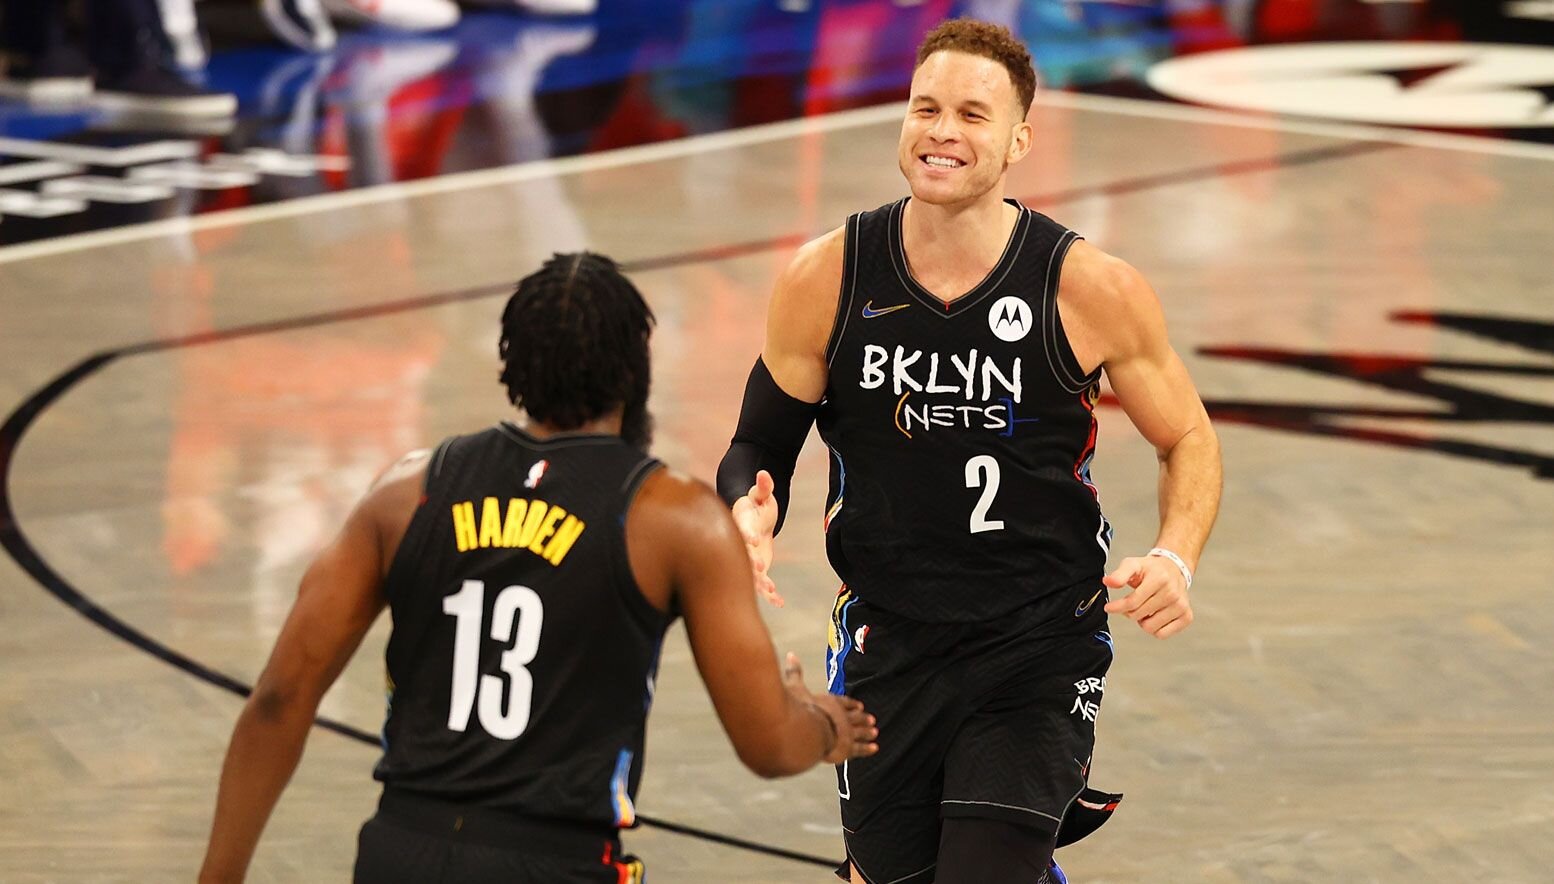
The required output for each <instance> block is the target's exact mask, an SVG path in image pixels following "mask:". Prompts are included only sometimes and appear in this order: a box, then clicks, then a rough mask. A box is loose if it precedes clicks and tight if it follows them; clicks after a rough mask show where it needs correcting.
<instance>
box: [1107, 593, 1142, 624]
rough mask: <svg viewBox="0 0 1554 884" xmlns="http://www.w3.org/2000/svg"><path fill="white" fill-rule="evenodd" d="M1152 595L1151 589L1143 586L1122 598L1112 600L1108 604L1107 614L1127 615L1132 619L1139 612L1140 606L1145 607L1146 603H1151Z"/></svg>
mask: <svg viewBox="0 0 1554 884" xmlns="http://www.w3.org/2000/svg"><path fill="white" fill-rule="evenodd" d="M1151 594H1152V592H1151V587H1148V586H1141V587H1139V588H1137V589H1135V590H1133V591H1132V592H1130V593H1128V594H1127V595H1125V596H1123V597H1122V598H1119V599H1112V600H1111V601H1109V602H1107V603H1106V613H1108V614H1126V615H1128V616H1129V617H1132V616H1133V612H1134V611H1136V610H1138V608H1139V606H1140V605H1143V604H1144V603H1145V602H1147V601H1149V597H1150V595H1151Z"/></svg>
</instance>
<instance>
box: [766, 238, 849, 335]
mask: <svg viewBox="0 0 1554 884" xmlns="http://www.w3.org/2000/svg"><path fill="white" fill-rule="evenodd" d="M845 238H846V229H845V228H842V227H838V228H837V229H835V230H832V231H831V232H829V233H826V234H824V235H822V236H819V237H816V238H815V239H812V240H810V241H809V242H807V243H805V244H804V245H802V246H800V247H799V250H798V251H797V252H795V253H794V255H793V258H792V259H791V260H790V261H788V266H787V267H785V268H784V269H783V271H782V275H781V276H779V277H778V278H777V285H776V287H775V288H774V289H773V291H772V304H771V310H770V311H769V312H768V315H767V324H768V325H769V326H777V327H787V328H794V329H802V330H806V331H813V330H814V329H815V328H816V327H817V326H818V327H820V328H822V329H823V331H824V334H825V335H829V334H830V331H831V320H832V317H833V314H834V313H835V312H836V302H837V299H838V298H839V297H840V295H841V291H842V261H843V251H844V244H845ZM823 343H824V338H822V344H823Z"/></svg>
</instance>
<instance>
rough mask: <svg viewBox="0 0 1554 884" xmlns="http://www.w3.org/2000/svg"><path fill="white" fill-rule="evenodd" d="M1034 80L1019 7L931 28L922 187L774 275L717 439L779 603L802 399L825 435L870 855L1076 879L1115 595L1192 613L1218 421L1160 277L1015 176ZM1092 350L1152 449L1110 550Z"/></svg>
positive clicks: (988, 876)
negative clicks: (870, 746) (1011, 185)
mask: <svg viewBox="0 0 1554 884" xmlns="http://www.w3.org/2000/svg"><path fill="white" fill-rule="evenodd" d="M1035 88H1036V76H1035V72H1034V70H1033V68H1032V65H1031V58H1030V54H1029V52H1028V51H1027V50H1026V48H1025V47H1024V46H1023V45H1022V44H1021V43H1020V42H1019V41H1018V40H1016V39H1015V38H1014V37H1013V36H1012V35H1011V34H1010V33H1009V32H1008V31H1007V30H1006V29H1004V28H1000V27H995V26H993V25H989V24H985V23H981V22H972V21H953V22H948V23H945V24H943V25H941V26H939V27H938V28H936V29H935V30H934V31H933V32H931V33H930V34H929V35H928V36H927V38H926V39H925V41H924V42H923V44H922V46H921V47H919V50H918V55H917V68H916V71H915V72H914V74H913V78H912V87H911V95H910V98H909V102H908V106H907V110H906V118H905V120H904V122H903V123H902V127H901V138H900V141H899V145H898V157H897V159H898V162H899V164H900V167H901V172H902V174H903V175H904V176H905V177H906V180H907V184H908V185H909V186H910V189H911V196H910V197H909V198H906V199H902V200H900V201H898V202H894V203H891V204H889V205H886V206H882V207H881V208H879V209H876V210H874V211H870V212H864V213H861V214H858V215H854V216H853V217H851V218H849V219H848V220H847V223H846V225H845V226H843V227H841V228H839V229H837V230H834V231H832V232H831V233H828V234H826V235H825V236H822V237H820V238H819V239H817V240H814V241H812V242H810V243H808V244H807V245H805V246H804V247H803V248H801V249H800V250H799V252H798V254H797V255H796V256H795V257H794V259H793V260H792V262H791V263H790V264H789V266H788V267H787V269H786V270H785V271H784V273H783V274H782V275H781V277H780V278H779V280H778V282H777V286H776V289H775V291H774V293H773V295H772V300H771V306H770V310H769V313H768V316H767V327H766V341H765V344H764V346H763V349H762V354H761V357H760V358H759V359H758V360H757V361H756V364H755V368H754V370H753V371H752V372H751V374H750V379H749V382H748V384H747V386H746V388H745V398H744V405H743V408H742V410H741V412H740V416H739V425H738V429H737V430H736V431H735V435H734V440H733V444H732V445H731V447H730V449H729V452H728V454H727V455H725V457H724V460H723V463H722V464H721V465H720V467H719V472H718V488H719V492H720V493H721V494H722V495H723V497H724V499H725V500H726V501H728V502H730V503H731V504H732V505H733V507H734V514H735V518H736V520H737V521H738V522H739V524H740V528H741V531H742V532H743V533H744V535H745V540H746V543H747V544H748V546H749V552H750V556H751V560H752V565H753V569H754V572H755V574H756V581H757V584H758V586H759V587H760V588H761V590H762V591H763V592H764V593H765V594H766V595H767V596H768V597H770V598H772V599H773V601H778V602H780V596H778V595H777V594H776V587H775V585H774V584H773V582H772V579H771V577H770V575H769V574H768V568H769V567H770V563H771V556H772V548H771V547H772V536H773V534H775V533H776V530H777V529H778V528H779V527H780V525H781V521H782V517H783V515H784V512H785V510H786V509H787V502H788V497H787V494H788V486H789V482H790V479H791V476H792V473H793V467H794V463H795V460H796V458H797V455H798V452H799V449H800V448H801V447H802V445H803V443H804V439H805V437H806V436H807V435H808V433H809V428H810V426H811V424H813V423H817V422H818V426H819V430H820V436H821V438H822V439H823V440H824V441H825V443H826V444H827V446H828V447H829V449H830V452H831V483H830V497H829V500H828V502H827V510H826V548H827V553H828V556H829V558H830V560H831V564H832V567H833V568H834V569H835V570H836V572H837V574H838V575H839V576H840V577H841V578H842V581H843V584H844V585H843V588H842V590H841V592H840V593H839V595H838V596H837V599H836V602H835V605H834V607H833V613H832V621H833V622H832V630H831V641H830V649H829V652H828V655H827V667H828V673H827V675H828V678H829V680H830V685H831V688H832V690H835V691H838V692H845V693H847V694H849V695H851V696H854V697H857V698H858V699H860V700H862V701H863V702H864V703H865V704H867V705H868V707H869V710H870V711H871V712H872V713H874V714H875V715H877V716H878V717H879V722H880V726H881V728H883V729H884V730H885V732H886V733H888V734H889V735H890V740H889V741H888V742H887V744H885V745H884V746H883V747H882V748H881V750H880V753H879V754H877V755H875V756H873V757H870V758H863V759H854V760H852V761H851V762H848V763H844V764H842V765H840V766H839V767H838V769H837V775H838V776H837V783H838V787H839V792H840V795H841V808H842V826H843V829H844V835H845V840H846V846H847V854H848V859H849V860H850V868H848V867H846V866H844V868H843V869H841V870H839V874H841V875H843V876H844V877H845V876H847V875H849V874H850V875H851V880H853V881H860V880H861V881H863V882H868V884H885V882H892V884H927V882H930V881H932V882H936V884H987V882H997V884H1009V882H1017V881H1018V882H1030V884H1035V882H1048V881H1062V880H1065V879H1064V877H1063V873H1062V871H1061V870H1059V869H1058V867H1057V865H1056V863H1055V862H1054V861H1053V859H1052V853H1053V850H1054V848H1055V847H1057V846H1061V845H1062V844H1064V843H1067V842H1068V841H1071V840H1074V839H1076V838H1077V837H1081V836H1082V835H1083V834H1085V833H1087V831H1088V830H1089V829H1092V828H1094V826H1096V825H1098V824H1099V822H1100V821H1102V820H1104V819H1105V816H1104V813H1103V811H1105V810H1107V809H1108V808H1109V807H1110V806H1114V805H1115V800H1116V799H1117V798H1120V796H1109V795H1105V794H1104V793H1096V792H1093V791H1091V790H1088V789H1087V785H1086V781H1087V778H1088V775H1089V762H1090V756H1091V750H1092V748H1093V746H1094V741H1095V717H1096V714H1097V712H1098V711H1099V708H1100V703H1101V698H1102V696H1103V695H1104V692H1105V688H1106V672H1107V669H1108V667H1109V666H1110V664H1111V659H1112V640H1111V635H1110V633H1109V632H1108V631H1107V614H1108V613H1111V614H1122V615H1124V616H1127V617H1128V618H1130V619H1132V620H1134V621H1135V622H1137V623H1138V624H1139V626H1141V627H1143V629H1144V630H1145V631H1146V632H1148V633H1149V634H1150V635H1154V636H1156V637H1158V638H1162V639H1163V638H1168V637H1170V636H1172V635H1175V634H1176V633H1178V632H1180V631H1182V630H1183V629H1185V628H1186V627H1187V625H1188V624H1189V623H1191V622H1192V607H1191V604H1190V602H1189V599H1188V594H1187V590H1188V587H1189V586H1190V585H1191V583H1192V572H1193V568H1194V567H1196V564H1197V560H1198V557H1199V554H1200V553H1201V551H1202V549H1203V547H1204V544H1205V542H1206V541H1207V539H1208V535H1209V530H1210V528H1211V527H1212V525H1213V522H1214V517H1215V514H1216V512H1217V511H1218V507H1219V492H1220V484H1221V468H1220V455H1219V443H1218V441H1217V438H1216V436H1215V433H1214V429H1213V427H1211V426H1210V424H1209V419H1208V416H1207V414H1206V412H1205V411H1204V408H1203V403H1202V402H1201V400H1200V399H1199V397H1198V393H1197V391H1196V389H1195V388H1194V386H1193V383H1192V380H1191V378H1189V377H1188V374H1187V371H1186V369H1185V368H1184V367H1183V365H1182V362H1181V360H1180V359H1179V358H1178V357H1177V355H1176V353H1175V352H1174V351H1173V350H1172V348H1171V345H1170V343H1169V342H1168V340H1167V338H1166V331H1165V321H1164V318H1163V316H1162V311H1161V307H1160V303H1159V301H1158V300H1157V298H1156V297H1155V294H1154V292H1153V291H1152V290H1151V289H1150V286H1149V284H1148V283H1147V282H1145V281H1144V279H1143V277H1142V276H1140V274H1139V273H1138V271H1136V270H1134V269H1133V268H1132V267H1130V266H1129V265H1127V264H1126V263H1124V262H1123V261H1121V260H1118V259H1117V258H1114V257H1111V256H1110V255H1107V254H1106V253H1104V252H1102V251H1101V250H1100V249H1097V248H1095V247H1094V246H1091V245H1089V244H1087V243H1085V242H1084V241H1083V240H1081V239H1079V237H1078V236H1077V235H1076V234H1075V233H1074V232H1073V231H1070V230H1068V229H1067V228H1065V227H1063V226H1062V225H1060V224H1058V223H1057V222H1055V221H1053V220H1052V219H1050V218H1047V217H1046V216H1044V215H1040V214H1038V213H1036V212H1033V211H1030V210H1029V209H1026V208H1024V207H1023V206H1021V205H1020V204H1019V203H1017V202H1015V201H1013V200H1010V199H1007V198H1006V197H1005V178H1006V173H1007V170H1008V167H1009V166H1010V165H1011V164H1012V163H1016V162H1019V161H1020V160H1021V159H1022V158H1024V157H1025V155H1026V153H1027V152H1028V151H1029V150H1030V148H1031V140H1032V138H1033V137H1034V134H1033V132H1032V128H1031V126H1030V124H1028V123H1027V122H1026V121H1025V117H1026V114H1027V113H1028V112H1029V110H1030V106H1031V100H1032V97H1033V95H1034V92H1035ZM1103 374H1104V375H1105V376H1106V378H1107V379H1108V380H1109V381H1110V382H1111V386H1112V389H1113V391H1114V392H1115V393H1116V396H1117V400H1118V402H1119V403H1120V404H1121V406H1122V408H1123V410H1124V411H1125V412H1126V413H1127V416H1128V417H1129V419H1130V420H1131V421H1132V423H1133V425H1134V426H1135V427H1136V428H1137V429H1138V431H1139V432H1140V433H1141V434H1142V435H1143V436H1144V437H1145V439H1147V440H1148V441H1149V442H1150V443H1151V444H1152V445H1153V446H1154V447H1155V449H1156V451H1157V452H1158V454H1159V458H1160V482H1159V503H1160V528H1159V533H1158V535H1157V536H1156V540H1155V543H1154V548H1153V549H1150V550H1149V551H1148V553H1146V554H1144V555H1136V556H1129V557H1126V558H1123V559H1122V560H1121V561H1120V562H1119V563H1117V566H1116V568H1114V569H1113V570H1112V571H1111V572H1110V573H1106V571H1105V567H1106V559H1107V555H1108V553H1109V544H1110V539H1111V527H1110V525H1109V524H1108V523H1107V521H1106V519H1105V517H1104V516H1103V515H1102V513H1101V508H1100V501H1099V495H1098V493H1097V491H1096V489H1095V486H1094V484H1093V483H1092V481H1091V475H1090V462H1091V458H1092V456H1093V455H1094V452H1095V441H1096V423H1095V419H1094V416H1093V412H1094V409H1095V406H1096V402H1097V400H1098V398H1099V396H1100V385H1101V378H1102V375H1103ZM1108 590H1116V591H1122V592H1123V593H1125V594H1123V595H1121V596H1120V597H1119V598H1116V599H1109V597H1108V596H1107V591H1108Z"/></svg>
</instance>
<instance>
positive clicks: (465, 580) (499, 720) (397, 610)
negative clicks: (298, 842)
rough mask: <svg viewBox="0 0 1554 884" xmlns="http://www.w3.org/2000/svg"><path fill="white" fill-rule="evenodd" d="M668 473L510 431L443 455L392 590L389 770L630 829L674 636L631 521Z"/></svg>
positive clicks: (456, 445) (467, 794) (435, 459)
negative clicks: (656, 694)
mask: <svg viewBox="0 0 1554 884" xmlns="http://www.w3.org/2000/svg"><path fill="white" fill-rule="evenodd" d="M657 466H658V462H657V461H655V460H653V459H652V458H650V457H648V456H646V455H644V454H643V453H642V452H640V451H638V450H636V449H634V448H632V447H630V446H628V445H626V444H625V443H624V442H623V441H622V440H621V439H620V438H619V437H617V436H605V435H581V434H579V435H565V436H556V437H551V438H548V439H543V440H541V439H537V438H535V437H533V436H530V435H529V434H527V433H525V432H523V431H522V430H521V429H519V428H518V427H516V426H513V425H511V424H505V423H504V424H499V425H497V426H496V427H493V428H491V429H488V430H486V431H484V432H481V433H476V434H473V435H469V436H459V437H454V438H452V439H449V440H447V441H445V442H443V443H442V445H440V446H439V447H438V448H437V450H436V452H435V453H434V454H433V456H432V459H431V461H430V463H429V464H428V467H427V479H426V490H425V494H424V496H423V499H422V502H421V505H420V507H419V508H418V509H417V510H416V513H415V516H414V517H413V518H412V519H411V522H410V526H409V528H408V529H407V531H406V533H405V537H404V540H403V541H402V542H401V544H400V547H399V550H398V551H397V552H396V554H395V557H394V562H393V564H392V566H391V567H390V569H389V574H388V577H387V580H386V583H385V593H386V595H387V598H388V603H389V607H390V610H391V612H392V614H393V632H392V633H391V635H390V638H389V644H388V652H387V666H388V715H387V719H386V721H385V723H384V726H383V758H382V760H381V761H380V762H379V763H378V766H377V769H376V770H375V771H374V776H375V777H376V778H377V779H379V780H381V781H383V782H384V783H385V784H387V785H389V786H393V787H395V788H398V789H402V790H406V791H411V792H415V793H419V794H423V795H426V796H428V797H433V798H437V799H440V800H443V801H450V802H457V803H463V804H473V805H476V806H481V807H490V808H496V809H501V810H505V811H509V812H514V813H519V814H523V815H526V816H531V817H543V818H551V819H558V820H569V821H578V822H585V823H605V824H613V825H617V826H626V825H630V824H631V823H632V822H633V818H634V810H633V804H632V802H633V797H634V796H635V794H636V790H637V784H638V781H639V780H640V779H641V775H642V751H643V736H644V730H645V727H646V722H647V712H648V707H649V705H650V703H651V701H652V696H653V680H654V677H655V675H656V672H657V667H658V655H659V649H660V647H661V645H662V643H663V637H664V631H665V629H667V628H668V625H669V623H670V621H671V620H672V617H671V616H670V615H667V614H664V613H662V612H660V611H658V610H657V609H655V608H654V607H653V606H652V605H651V604H650V603H649V602H648V601H647V599H646V598H644V597H643V595H642V593H641V591H640V590H639V589H638V588H637V584H636V581H635V579H634V578H633V577H632V573H631V566H630V563H629V561H628V559H627V555H626V542H625V518H626V512H627V509H628V507H629V506H630V503H631V500H632V498H633V497H634V495H635V493H636V491H637V488H638V487H639V486H640V485H641V482H642V480H643V479H644V478H646V477H647V476H648V475H649V474H650V473H651V472H652V471H653V470H654V469H655V468H656V467H657Z"/></svg>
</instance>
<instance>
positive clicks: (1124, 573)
mask: <svg viewBox="0 0 1554 884" xmlns="http://www.w3.org/2000/svg"><path fill="white" fill-rule="evenodd" d="M1143 576H1144V563H1143V561H1141V560H1139V559H1137V558H1133V557H1129V558H1126V559H1123V560H1122V561H1121V562H1118V563H1117V568H1116V570H1114V571H1112V572H1111V573H1110V574H1107V575H1106V576H1105V577H1102V578H1101V582H1102V583H1104V584H1106V585H1107V586H1110V587H1111V588H1112V589H1121V588H1123V587H1124V586H1138V585H1139V578H1141V577H1143Z"/></svg>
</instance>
